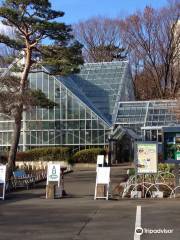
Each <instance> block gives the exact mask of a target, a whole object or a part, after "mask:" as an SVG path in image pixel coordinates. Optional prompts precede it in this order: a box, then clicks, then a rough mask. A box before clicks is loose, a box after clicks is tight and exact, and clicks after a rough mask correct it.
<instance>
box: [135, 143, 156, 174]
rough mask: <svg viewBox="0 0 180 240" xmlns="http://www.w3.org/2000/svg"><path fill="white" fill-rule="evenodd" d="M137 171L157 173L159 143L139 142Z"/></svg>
mask: <svg viewBox="0 0 180 240" xmlns="http://www.w3.org/2000/svg"><path fill="white" fill-rule="evenodd" d="M136 150H137V152H136V154H137V162H136V167H137V173H139V174H141V173H142V174H144V173H157V161H158V145H157V143H148V142H139V143H137V148H136Z"/></svg>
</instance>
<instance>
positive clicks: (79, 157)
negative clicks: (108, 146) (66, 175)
mask: <svg viewBox="0 0 180 240" xmlns="http://www.w3.org/2000/svg"><path fill="white" fill-rule="evenodd" d="M104 154H106V151H105V150H104V149H102V148H90V149H84V150H81V151H78V152H76V153H75V154H74V155H73V157H72V161H73V162H74V163H96V162H97V155H104Z"/></svg>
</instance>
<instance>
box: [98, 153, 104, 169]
mask: <svg viewBox="0 0 180 240" xmlns="http://www.w3.org/2000/svg"><path fill="white" fill-rule="evenodd" d="M98 165H102V167H103V165H104V155H97V166H98Z"/></svg>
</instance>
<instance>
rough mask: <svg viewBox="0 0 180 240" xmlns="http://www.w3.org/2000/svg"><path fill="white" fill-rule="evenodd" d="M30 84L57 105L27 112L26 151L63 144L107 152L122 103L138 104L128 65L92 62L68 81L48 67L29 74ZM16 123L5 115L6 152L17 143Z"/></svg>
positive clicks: (0, 132) (0, 135) (1, 130)
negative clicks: (13, 131)
mask: <svg viewBox="0 0 180 240" xmlns="http://www.w3.org/2000/svg"><path fill="white" fill-rule="evenodd" d="M29 83H30V87H31V88H32V89H40V90H42V91H43V92H44V93H45V94H46V95H47V97H48V98H49V99H51V100H53V101H54V102H56V103H57V106H56V107H54V109H42V108H39V107H36V108H34V109H32V110H31V111H28V112H24V113H23V122H22V131H21V137H20V144H19V149H21V150H26V149H31V148H34V147H41V146H58V145H61V146H71V147H73V148H74V149H81V148H87V147H91V146H102V147H105V146H106V145H108V136H109V131H110V128H111V127H112V125H113V122H114V121H115V116H116V114H117V112H118V106H119V102H120V101H130V100H134V91H133V83H132V77H131V71H130V68H129V64H128V62H127V61H118V62H110V63H105V62H103V63H87V64H84V65H83V66H82V67H81V69H80V72H79V73H78V74H73V75H70V76H67V77H55V76H52V75H50V74H48V71H47V69H45V68H44V67H42V68H41V69H40V70H39V69H38V71H34V72H33V73H31V74H30V75H29ZM12 123H13V122H12V120H11V119H9V118H6V116H4V115H3V114H1V115H0V146H1V149H7V148H9V146H10V144H11V136H12V125H13V124H12Z"/></svg>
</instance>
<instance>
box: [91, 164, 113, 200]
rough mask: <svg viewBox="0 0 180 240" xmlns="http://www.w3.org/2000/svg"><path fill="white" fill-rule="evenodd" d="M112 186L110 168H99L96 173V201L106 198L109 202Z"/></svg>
mask: <svg viewBox="0 0 180 240" xmlns="http://www.w3.org/2000/svg"><path fill="white" fill-rule="evenodd" d="M109 184H110V167H98V168H97V173H96V186H95V195H94V199H97V198H104V199H106V200H108V197H109Z"/></svg>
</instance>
